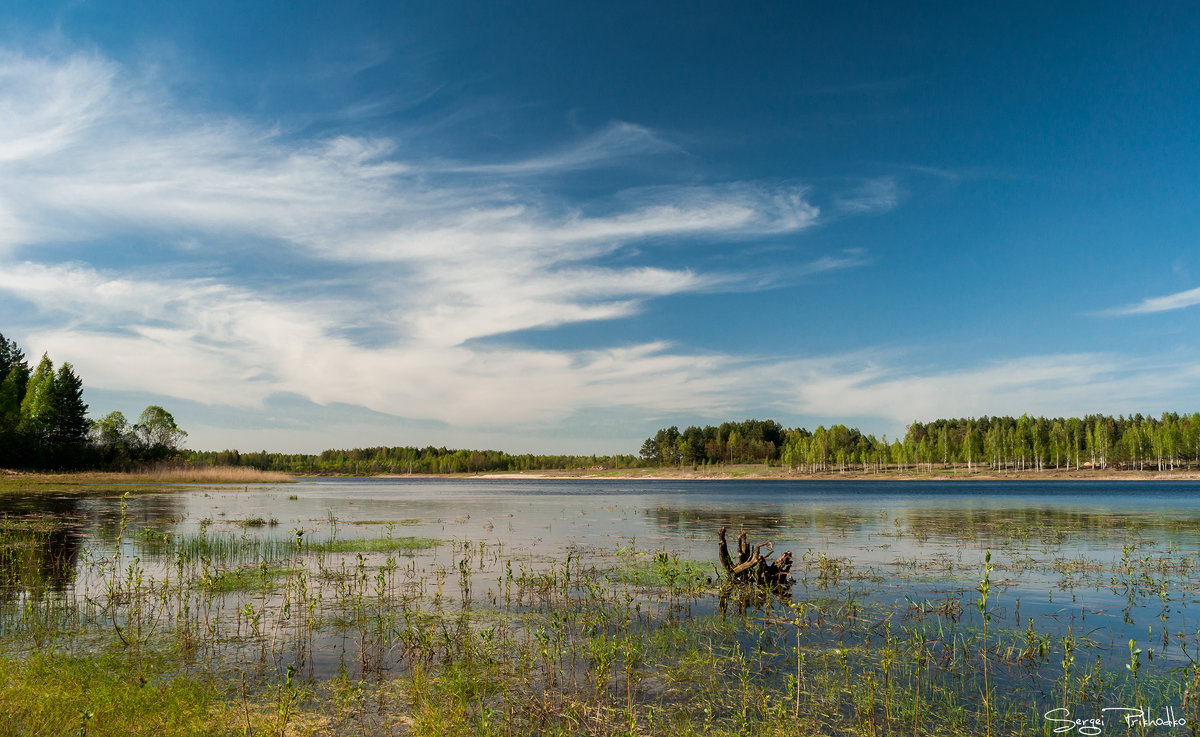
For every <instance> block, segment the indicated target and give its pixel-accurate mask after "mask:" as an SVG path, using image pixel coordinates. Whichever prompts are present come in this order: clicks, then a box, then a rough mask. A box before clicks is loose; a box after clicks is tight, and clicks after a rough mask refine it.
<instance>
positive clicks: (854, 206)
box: [834, 177, 900, 214]
mask: <svg viewBox="0 0 1200 737" xmlns="http://www.w3.org/2000/svg"><path fill="white" fill-rule="evenodd" d="M899 200H900V192H899V187H897V185H896V179H895V178H894V177H876V178H874V179H868V180H867V181H865V182H863V183H862V184H861V185H859V186H858V187H856V188H855V189H854V190H852V191H851V192H849V193H847V194H844V195H841V196H839V197H837V198H836V199H835V201H834V202H835V205H836V206H837V209H838V210H840V211H842V212H845V213H850V214H865V213H871V212H887V211H888V210H891V209H894V208H895V207H896V204H897V203H898V202H899Z"/></svg>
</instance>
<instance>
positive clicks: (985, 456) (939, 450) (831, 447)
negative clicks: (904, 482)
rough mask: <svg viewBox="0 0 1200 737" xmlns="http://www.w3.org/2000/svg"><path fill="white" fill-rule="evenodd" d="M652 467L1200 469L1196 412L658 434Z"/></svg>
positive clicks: (763, 426) (764, 425)
mask: <svg viewBox="0 0 1200 737" xmlns="http://www.w3.org/2000/svg"><path fill="white" fill-rule="evenodd" d="M641 458H642V459H643V460H644V461H646V462H647V463H650V464H653V465H685V466H687V465H690V466H701V465H711V464H714V463H767V464H771V463H777V464H778V465H781V466H783V467H785V468H786V469H787V470H788V471H790V472H795V473H827V472H830V471H850V470H854V471H862V472H865V473H872V472H876V473H877V472H883V471H888V470H895V471H922V470H923V471H927V472H933V471H934V470H935V469H937V468H949V467H956V466H965V467H966V468H967V469H968V470H974V469H976V468H989V469H991V470H995V471H1030V470H1032V471H1041V470H1044V469H1047V468H1056V469H1081V468H1093V469H1106V468H1122V469H1138V470H1144V469H1146V468H1152V469H1155V470H1158V471H1166V470H1176V469H1181V468H1189V467H1194V466H1197V465H1200V413H1192V414H1189V415H1180V414H1176V413H1165V414H1163V415H1162V416H1161V417H1157V418H1156V417H1144V416H1142V415H1140V414H1136V415H1132V416H1129V417H1125V416H1118V417H1112V416H1110V415H1087V416H1085V417H1082V418H1079V417H1066V418H1064V417H1056V418H1046V417H1030V416H1028V415H1021V416H1020V417H1008V416H1005V417H987V416H984V417H979V418H967V419H962V418H960V419H949V420H934V421H933V422H928V423H922V422H914V423H912V424H911V425H909V426H908V431H907V432H906V433H905V435H904V438H903V439H899V438H897V439H894V440H892V441H890V442H889V441H888V439H887V436H886V435H885V436H883V437H882V438H876V437H875V436H874V435H870V434H864V433H863V432H862V431H860V430H859V429H857V428H853V427H847V426H845V425H832V426H830V427H828V428H826V427H824V426H818V427H817V429H816V430H812V431H809V430H807V429H804V428H796V429H792V430H787V429H784V428H783V427H782V426H780V424H779V423H778V422H775V421H774V420H746V421H745V422H726V423H724V424H722V425H719V426H712V425H706V426H705V427H689V428H687V429H686V430H684V431H683V432H680V431H679V429H678V428H677V427H668V428H664V429H662V430H659V431H658V433H656V434H655V435H654V436H653V437H650V438H647V439H646V442H645V443H643V444H642V449H641Z"/></svg>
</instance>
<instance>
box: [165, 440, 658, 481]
mask: <svg viewBox="0 0 1200 737" xmlns="http://www.w3.org/2000/svg"><path fill="white" fill-rule="evenodd" d="M186 459H187V461H188V462H189V463H192V464H195V465H203V466H249V467H252V468H257V469H259V470H261V471H281V472H283V473H292V474H326V473H327V474H339V475H340V474H350V475H354V476H369V475H379V474H411V473H429V474H441V473H487V472H497V471H551V470H555V471H560V470H568V469H576V468H583V469H586V468H592V469H600V468H636V467H638V466H641V465H643V464H642V463H640V462H639V459H638V457H637V456H634V455H535V454H533V453H522V454H511V453H505V452H504V451H499V450H465V449H450V448H435V447H433V446H428V447H425V448H415V447H410V446H403V447H390V448H389V447H375V448H352V449H345V450H333V449H331V450H326V451H323V452H321V453H315V454H312V453H269V452H267V451H265V450H264V451H260V452H255V453H241V452H239V451H237V450H222V451H189V452H188V453H187V455H186Z"/></svg>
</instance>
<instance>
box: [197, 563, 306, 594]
mask: <svg viewBox="0 0 1200 737" xmlns="http://www.w3.org/2000/svg"><path fill="white" fill-rule="evenodd" d="M289 573H291V569H288V568H281V567H278V566H268V565H267V564H265V563H263V564H261V565H257V566H242V567H240V568H232V569H229V570H225V571H218V572H217V573H215V574H212V575H210V576H209V577H208V578H207V579H202V580H201V585H202V586H204V587H205V588H207V589H209V590H210V591H213V592H217V593H229V592H233V591H269V590H271V589H274V588H276V587H277V586H278V584H279V582H280V581H281V580H282V579H285V578H287V576H288V574H289Z"/></svg>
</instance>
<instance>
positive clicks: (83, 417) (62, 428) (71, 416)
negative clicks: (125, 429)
mask: <svg viewBox="0 0 1200 737" xmlns="http://www.w3.org/2000/svg"><path fill="white" fill-rule="evenodd" d="M49 405H50V413H49V416H48V417H47V418H46V425H47V434H48V436H49V439H50V443H51V445H53V446H55V447H57V448H67V447H70V446H76V445H79V444H81V443H83V441H84V440H85V439H86V438H87V432H88V419H87V410H88V406H87V405H86V404H84V403H83V382H82V381H80V380H79V376H77V375H76V374H75V367H74V366H72V365H71V364H70V363H64V364H63V365H62V366H59V367H58V371H57V372H56V373H55V375H54V384H53V386H52V387H51V393H50V401H49Z"/></svg>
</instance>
